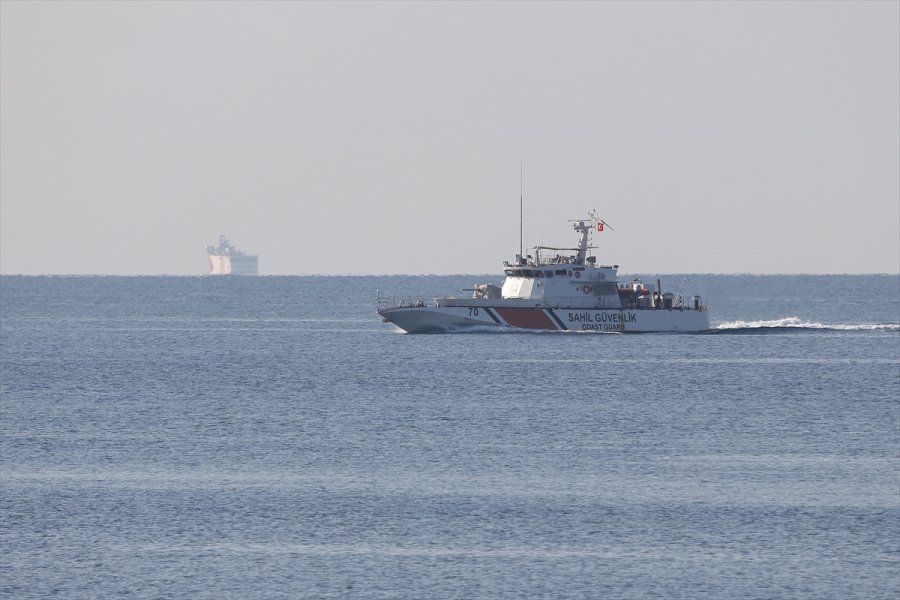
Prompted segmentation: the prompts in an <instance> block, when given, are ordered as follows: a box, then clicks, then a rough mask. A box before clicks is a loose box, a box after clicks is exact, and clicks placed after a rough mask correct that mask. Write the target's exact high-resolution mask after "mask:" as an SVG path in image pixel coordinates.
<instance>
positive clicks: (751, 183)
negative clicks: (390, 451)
mask: <svg viewBox="0 0 900 600" xmlns="http://www.w3.org/2000/svg"><path fill="white" fill-rule="evenodd" d="M0 6H2V8H0V11H2V12H0V94H2V96H0V273H3V274H14V273H27V274H184V275H190V274H203V273H205V270H206V254H205V250H204V248H205V246H206V245H207V244H211V243H214V242H215V240H216V238H217V237H218V235H219V234H220V233H225V234H226V235H228V236H229V237H230V238H231V240H232V241H233V242H234V243H235V244H236V245H237V246H239V247H241V248H243V249H245V250H248V251H252V252H253V253H256V254H259V255H260V271H261V273H262V274H311V273H322V274H337V273H360V274H363V273H497V272H499V271H500V261H501V260H504V259H510V258H512V257H513V255H514V254H515V253H516V251H517V249H518V246H519V214H518V210H519V164H520V160H522V161H524V165H525V169H524V172H525V176H524V180H525V238H526V243H527V244H530V245H534V244H540V243H544V244H571V243H572V242H573V241H574V240H575V236H574V234H573V233H571V231H570V229H569V224H568V223H566V220H567V219H572V218H577V217H585V216H587V213H588V211H589V210H590V209H591V208H596V209H597V210H598V212H599V213H600V214H601V216H602V217H603V218H604V219H605V220H606V221H608V222H609V223H610V224H612V226H613V227H615V229H616V230H615V231H614V232H605V233H603V234H600V236H599V237H598V236H595V242H596V243H598V245H599V246H600V248H599V250H598V251H597V253H598V255H599V257H600V260H601V261H602V262H609V263H616V264H619V265H621V269H622V271H623V272H628V273H638V272H651V273H682V272H684V273H710V272H713V273H747V272H749V273H801V272H802V273H856V272H861V273H872V272H887V273H898V272H900V3H898V2H847V3H843V2H827V3H816V2H795V3H772V2H769V3H757V2H740V3H727V2H701V3H675V2H665V3H654V2H638V3H617V2H602V3H586V2H577V3H540V2H526V3H516V2H500V3H413V2H402V3H375V2H364V3H349V2H348V3H309V2H303V3H290V2H277V3H262V2H250V3H241V2H214V3H203V2H172V3H168V2H150V3H141V2H122V3H115V2H99V3H83V2H49V3H39V2H28V3H24V2H10V1H4V2H2V5H0Z"/></svg>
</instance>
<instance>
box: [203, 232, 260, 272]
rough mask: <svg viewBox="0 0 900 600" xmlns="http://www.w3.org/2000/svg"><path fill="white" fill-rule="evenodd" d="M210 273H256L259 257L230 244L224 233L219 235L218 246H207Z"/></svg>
mask: <svg viewBox="0 0 900 600" xmlns="http://www.w3.org/2000/svg"><path fill="white" fill-rule="evenodd" d="M206 253H207V254H209V274H210V275H256V274H257V273H258V272H259V257H258V256H254V255H252V254H247V253H246V252H242V251H241V250H238V249H237V248H235V247H234V246H232V245H231V242H229V241H228V238H226V237H225V236H224V235H220V236H219V245H218V246H207V247H206Z"/></svg>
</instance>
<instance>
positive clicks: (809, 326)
mask: <svg viewBox="0 0 900 600" xmlns="http://www.w3.org/2000/svg"><path fill="white" fill-rule="evenodd" d="M804 331H806V332H810V331H817V332H821V331H862V332H872V331H900V323H844V324H841V323H839V324H833V323H818V322H814V321H804V320H802V319H799V318H797V317H784V318H782V319H772V320H768V321H730V322H727V323H720V324H719V325H718V326H717V327H714V328H713V329H710V330H709V332H710V333H724V334H741V333H756V334H758V333H798V332H804Z"/></svg>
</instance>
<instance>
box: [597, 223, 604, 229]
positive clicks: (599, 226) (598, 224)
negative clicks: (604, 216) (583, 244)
mask: <svg viewBox="0 0 900 600" xmlns="http://www.w3.org/2000/svg"><path fill="white" fill-rule="evenodd" d="M597 231H603V221H600V222H599V223H597Z"/></svg>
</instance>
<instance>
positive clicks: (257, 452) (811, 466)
mask: <svg viewBox="0 0 900 600" xmlns="http://www.w3.org/2000/svg"><path fill="white" fill-rule="evenodd" d="M648 277H652V278H653V279H655V276H647V277H645V279H647V278H648ZM493 279H494V280H495V281H496V280H497V279H498V278H497V277H494V278H493ZM479 280H480V278H478V277H469V276H461V277H256V278H165V277H148V278H104V277H89V278H88V277H86V278H77V277H75V278H52V277H2V278H0V394H2V395H0V400H2V402H0V418H2V419H0V427H2V429H0V433H2V435H0V460H2V464H0V467H2V468H0V485H2V487H0V543H2V547H0V550H2V552H0V596H2V597H3V598H38V597H56V598H84V597H133V598H159V597H189V598H247V597H266V598H302V597H309V598H431V597H436V598H523V597H547V598H562V597H566V598H646V597H656V598H736V597H741V598H779V597H780V598H817V599H818V598H889V597H896V595H897V594H898V593H900V401H898V397H900V325H898V323H900V277H898V276H880V277H879V276H827V277H816V276H799V277H782V276H778V277H775V276H772V277H754V276H694V277H691V279H690V280H689V281H688V283H687V284H686V285H685V290H686V291H687V292H688V293H694V292H695V291H699V292H700V293H702V294H703V295H705V296H707V297H708V299H709V304H710V306H711V310H712V315H713V325H714V327H715V328H716V329H715V331H714V332H713V333H711V334H701V335H661V334H646V335H633V336H629V335H617V334H612V335H610V334H582V333H543V334H522V333H519V334H465V335H420V336H414V335H404V334H400V333H397V330H395V329H394V328H393V326H391V325H388V324H385V323H382V322H381V321H380V320H379V318H378V317H377V316H376V314H375V311H374V299H375V293H376V290H377V289H381V290H383V291H384V292H386V293H389V294H401V293H403V294H409V295H425V296H429V295H438V294H442V293H448V292H456V291H458V289H459V288H462V287H467V286H470V285H471V284H473V283H476V282H478V281H479ZM680 284H681V278H680V277H671V276H670V277H666V278H664V285H665V286H666V287H673V288H677V287H678V286H679V285H680Z"/></svg>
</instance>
